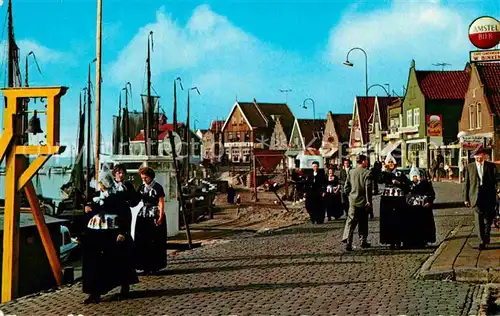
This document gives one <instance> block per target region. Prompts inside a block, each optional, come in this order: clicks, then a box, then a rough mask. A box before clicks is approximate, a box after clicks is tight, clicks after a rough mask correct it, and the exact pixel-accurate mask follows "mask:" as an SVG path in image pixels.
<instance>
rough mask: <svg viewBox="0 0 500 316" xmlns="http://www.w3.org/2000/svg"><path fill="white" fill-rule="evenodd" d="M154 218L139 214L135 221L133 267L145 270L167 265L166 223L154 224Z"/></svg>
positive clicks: (148, 270) (153, 270) (150, 270)
mask: <svg viewBox="0 0 500 316" xmlns="http://www.w3.org/2000/svg"><path fill="white" fill-rule="evenodd" d="M155 218H156V217H146V216H141V214H139V215H138V216H137V220H136V223H135V234H134V239H135V259H136V260H135V267H136V268H137V269H138V270H143V271H146V272H156V271H158V270H161V269H163V268H165V267H166V266H167V224H166V221H165V218H164V219H163V222H162V224H161V225H160V226H156V225H155V223H154V220H155Z"/></svg>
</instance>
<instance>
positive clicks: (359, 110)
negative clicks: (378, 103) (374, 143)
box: [349, 97, 375, 162]
mask: <svg viewBox="0 0 500 316" xmlns="http://www.w3.org/2000/svg"><path fill="white" fill-rule="evenodd" d="M374 108H375V97H356V98H355V99H354V107H353V114H352V120H351V127H350V136H349V145H350V147H349V148H350V155H351V159H352V161H353V162H354V161H355V159H356V156H357V155H359V154H365V155H367V154H368V147H369V141H370V139H369V136H368V135H369V133H368V131H369V122H370V121H372V119H373V110H374Z"/></svg>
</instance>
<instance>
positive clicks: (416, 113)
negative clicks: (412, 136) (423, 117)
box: [413, 109, 420, 126]
mask: <svg viewBox="0 0 500 316" xmlns="http://www.w3.org/2000/svg"><path fill="white" fill-rule="evenodd" d="M413 125H415V126H419V125H420V109H413Z"/></svg>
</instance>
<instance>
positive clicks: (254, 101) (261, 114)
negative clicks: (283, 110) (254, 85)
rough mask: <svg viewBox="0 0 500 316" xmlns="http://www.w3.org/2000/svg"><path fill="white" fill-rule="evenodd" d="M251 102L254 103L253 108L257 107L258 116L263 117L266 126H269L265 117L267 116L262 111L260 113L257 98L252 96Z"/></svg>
mask: <svg viewBox="0 0 500 316" xmlns="http://www.w3.org/2000/svg"><path fill="white" fill-rule="evenodd" d="M253 104H254V105H255V108H257V111H259V114H260V116H261V117H262V118H263V119H264V121H265V122H266V126H269V120H268V119H267V117H266V116H265V115H264V113H262V110H261V109H260V107H259V104H258V103H257V100H256V99H255V98H254V99H253Z"/></svg>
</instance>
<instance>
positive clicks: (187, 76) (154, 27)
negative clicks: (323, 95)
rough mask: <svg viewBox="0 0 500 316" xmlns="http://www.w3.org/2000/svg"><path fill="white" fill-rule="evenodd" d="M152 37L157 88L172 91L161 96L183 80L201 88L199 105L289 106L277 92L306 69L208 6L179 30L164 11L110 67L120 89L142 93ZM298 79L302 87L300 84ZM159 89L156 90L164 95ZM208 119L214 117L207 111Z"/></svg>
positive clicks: (227, 106) (132, 41) (226, 106)
mask: <svg viewBox="0 0 500 316" xmlns="http://www.w3.org/2000/svg"><path fill="white" fill-rule="evenodd" d="M150 31H153V32H154V35H153V36H154V52H152V56H151V62H152V76H153V85H155V83H158V82H161V83H162V86H161V87H160V88H167V92H166V93H163V94H162V96H164V97H165V95H167V96H168V94H169V93H170V89H171V86H172V83H171V82H172V81H173V79H174V78H175V77H176V76H178V75H180V76H181V77H182V80H183V83H184V86H191V85H196V86H198V87H199V88H200V91H201V93H202V95H201V96H200V97H198V96H196V98H197V99H198V101H193V102H196V103H197V104H203V103H205V104H207V105H209V104H217V103H218V104H219V105H220V106H221V107H224V108H229V107H230V106H231V105H232V104H231V102H234V100H235V96H236V95H238V98H239V100H252V98H253V97H256V98H257V99H259V98H260V99H261V100H262V99H263V98H268V97H270V96H274V97H275V99H276V98H278V100H284V97H283V96H282V95H280V94H279V92H278V89H279V88H283V85H286V84H289V83H290V82H291V81H292V79H291V78H292V76H295V75H296V74H297V73H298V72H300V70H299V69H303V67H304V66H305V64H304V62H303V61H302V60H301V59H300V58H299V57H298V56H296V55H294V54H293V53H289V52H284V51H282V50H280V49H279V48H276V47H273V46H271V45H268V44H266V43H264V42H262V41H260V40H259V39H257V38H256V37H255V36H253V35H251V34H248V33H246V32H244V31H243V30H242V29H240V28H238V27H236V26H235V25H233V24H232V23H231V22H230V21H228V19H227V18H226V17H223V16H221V15H218V14H217V13H215V12H213V11H212V10H211V9H210V7H209V6H207V5H201V6H199V7H197V8H196V9H195V10H194V11H193V14H192V16H191V17H190V19H189V20H188V21H187V23H186V24H185V25H180V24H179V23H178V22H176V21H175V20H174V19H173V18H172V17H171V16H170V15H168V14H166V13H165V12H164V10H163V9H160V10H159V11H158V12H157V14H156V21H155V22H154V23H150V24H148V25H146V26H144V27H142V28H141V29H140V30H139V31H138V33H137V34H136V35H135V36H134V37H133V38H132V40H131V41H130V42H129V43H128V45H127V46H126V47H125V48H124V49H123V50H122V51H121V52H120V53H119V55H118V59H117V60H116V61H115V62H114V63H112V64H111V65H109V66H110V77H112V78H113V79H114V80H115V81H116V83H120V84H122V83H124V82H127V81H131V82H132V85H133V86H134V87H138V86H140V87H143V83H144V78H145V77H144V74H145V57H146V48H147V39H148V33H149V32H150ZM301 73H302V74H304V73H306V72H305V71H304V72H301ZM310 73H311V72H309V74H310ZM294 79H295V80H296V81H298V82H300V78H294ZM165 80H169V81H167V82H170V84H167V87H164V85H165ZM134 81H135V84H134ZM158 85H159V84H156V88H155V89H156V90H159V89H158ZM135 89H136V91H137V90H138V89H137V88H135ZM270 92H271V93H270ZM200 98H201V100H200ZM166 99H167V102H164V103H169V101H168V100H170V99H169V98H168V97H167V98H166ZM267 100H269V99H267ZM275 101H276V100H275ZM221 103H223V104H221ZM229 104H230V105H229ZM181 106H182V105H181ZM204 110H205V109H202V111H204ZM199 114H200V115H201V113H199ZM206 114H213V113H212V112H211V111H210V110H208V109H207V112H206ZM220 114H221V113H219V115H220Z"/></svg>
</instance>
